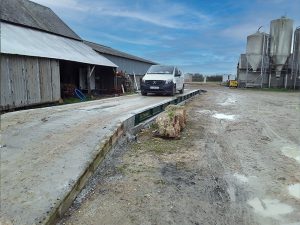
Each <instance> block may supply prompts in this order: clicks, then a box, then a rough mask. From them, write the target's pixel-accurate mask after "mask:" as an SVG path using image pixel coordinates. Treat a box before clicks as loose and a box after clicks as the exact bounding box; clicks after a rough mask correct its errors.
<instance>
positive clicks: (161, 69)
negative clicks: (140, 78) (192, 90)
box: [147, 65, 174, 74]
mask: <svg viewBox="0 0 300 225" xmlns="http://www.w3.org/2000/svg"><path fill="white" fill-rule="evenodd" d="M173 71H174V66H160V65H156V66H151V67H150V69H149V70H148V72H147V73H148V74H149V73H158V74H173Z"/></svg>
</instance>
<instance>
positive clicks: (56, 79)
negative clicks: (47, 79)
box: [51, 59, 61, 101]
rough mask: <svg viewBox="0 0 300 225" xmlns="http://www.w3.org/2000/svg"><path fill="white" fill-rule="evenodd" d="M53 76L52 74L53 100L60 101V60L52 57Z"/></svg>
mask: <svg viewBox="0 0 300 225" xmlns="http://www.w3.org/2000/svg"><path fill="white" fill-rule="evenodd" d="M51 76H52V100H53V101H58V100H59V99H60V97H61V95H60V73H59V61H58V60H54V59H51Z"/></svg>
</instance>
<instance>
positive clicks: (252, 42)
mask: <svg viewBox="0 0 300 225" xmlns="http://www.w3.org/2000/svg"><path fill="white" fill-rule="evenodd" d="M266 43H267V38H266V34H265V33H262V32H259V31H257V32H256V33H254V34H251V35H249V36H248V37H247V49H246V56H247V61H248V63H249V64H250V66H251V67H252V69H253V71H254V72H256V70H257V68H258V67H259V64H260V63H261V61H262V57H263V55H265V52H266V49H267V44H266Z"/></svg>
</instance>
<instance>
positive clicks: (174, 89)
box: [171, 84, 176, 96]
mask: <svg viewBox="0 0 300 225" xmlns="http://www.w3.org/2000/svg"><path fill="white" fill-rule="evenodd" d="M175 93H176V84H174V85H173V89H172V92H171V96H174V95H175Z"/></svg>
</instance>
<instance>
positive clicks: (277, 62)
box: [270, 17, 293, 77]
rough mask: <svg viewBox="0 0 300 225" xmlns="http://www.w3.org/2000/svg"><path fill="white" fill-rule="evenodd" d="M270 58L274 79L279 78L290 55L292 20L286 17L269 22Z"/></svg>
mask: <svg viewBox="0 0 300 225" xmlns="http://www.w3.org/2000/svg"><path fill="white" fill-rule="evenodd" d="M270 35H271V46H270V47H271V48H270V56H271V57H272V62H273V65H274V67H275V70H276V77H280V75H281V71H282V67H283V66H284V65H285V63H286V61H287V58H288V57H289V55H290V54H291V45H292V36H293V20H291V19H288V18H286V17H281V18H280V19H276V20H272V21H271V29H270Z"/></svg>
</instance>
